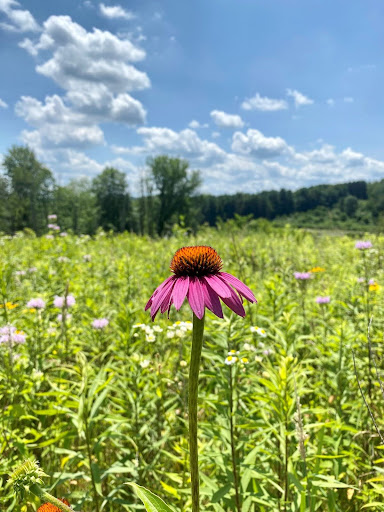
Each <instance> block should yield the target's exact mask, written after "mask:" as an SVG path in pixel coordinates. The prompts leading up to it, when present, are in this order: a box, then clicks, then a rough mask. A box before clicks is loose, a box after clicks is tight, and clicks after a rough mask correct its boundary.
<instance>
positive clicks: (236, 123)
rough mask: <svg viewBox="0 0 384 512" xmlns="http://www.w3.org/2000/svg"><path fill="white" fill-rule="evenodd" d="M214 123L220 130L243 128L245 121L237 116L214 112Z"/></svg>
mask: <svg viewBox="0 0 384 512" xmlns="http://www.w3.org/2000/svg"><path fill="white" fill-rule="evenodd" d="M210 116H211V117H212V120H213V122H214V123H215V124H216V125H217V126H220V128H242V127H243V126H244V121H243V120H242V119H241V117H240V116H238V115H237V114H227V113H226V112H223V111H222V110H212V112H211V113H210Z"/></svg>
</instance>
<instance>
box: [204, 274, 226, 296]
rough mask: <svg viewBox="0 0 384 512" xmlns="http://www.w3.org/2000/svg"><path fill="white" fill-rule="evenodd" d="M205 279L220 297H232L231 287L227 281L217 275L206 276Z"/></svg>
mask: <svg viewBox="0 0 384 512" xmlns="http://www.w3.org/2000/svg"><path fill="white" fill-rule="evenodd" d="M204 279H205V281H206V282H207V283H208V284H209V286H210V287H211V288H212V290H213V291H214V292H216V293H217V295H218V296H219V297H230V296H231V294H232V291H231V287H230V286H228V285H227V283H225V282H223V280H222V279H219V278H218V277H217V276H214V275H212V276H205V277H204Z"/></svg>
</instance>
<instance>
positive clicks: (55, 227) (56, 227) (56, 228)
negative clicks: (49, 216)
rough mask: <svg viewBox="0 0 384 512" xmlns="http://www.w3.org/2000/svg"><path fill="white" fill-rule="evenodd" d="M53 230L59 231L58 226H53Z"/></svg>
mask: <svg viewBox="0 0 384 512" xmlns="http://www.w3.org/2000/svg"><path fill="white" fill-rule="evenodd" d="M52 229H54V230H55V231H60V226H53V228H52Z"/></svg>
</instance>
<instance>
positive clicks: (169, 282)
mask: <svg viewBox="0 0 384 512" xmlns="http://www.w3.org/2000/svg"><path fill="white" fill-rule="evenodd" d="M175 279H176V276H171V277H168V279H166V280H165V281H164V282H163V283H162V284H161V285H160V286H159V288H157V292H158V293H157V294H156V296H154V297H153V301H152V305H151V317H152V320H153V319H154V318H155V316H156V313H157V311H158V309H159V308H160V306H161V304H162V302H163V300H164V298H165V296H166V295H167V292H168V291H169V289H170V288H171V287H172V286H173V281H174V280H175Z"/></svg>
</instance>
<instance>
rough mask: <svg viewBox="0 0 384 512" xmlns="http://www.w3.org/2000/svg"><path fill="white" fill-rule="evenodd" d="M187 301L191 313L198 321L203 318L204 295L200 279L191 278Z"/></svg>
mask: <svg viewBox="0 0 384 512" xmlns="http://www.w3.org/2000/svg"><path fill="white" fill-rule="evenodd" d="M188 301H189V304H190V306H191V309H192V311H193V312H194V313H195V315H196V316H197V318H199V319H200V320H201V319H202V318H203V316H204V293H203V287H202V285H201V282H200V279H199V278H198V277H192V278H191V279H190V282H189V289H188Z"/></svg>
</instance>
